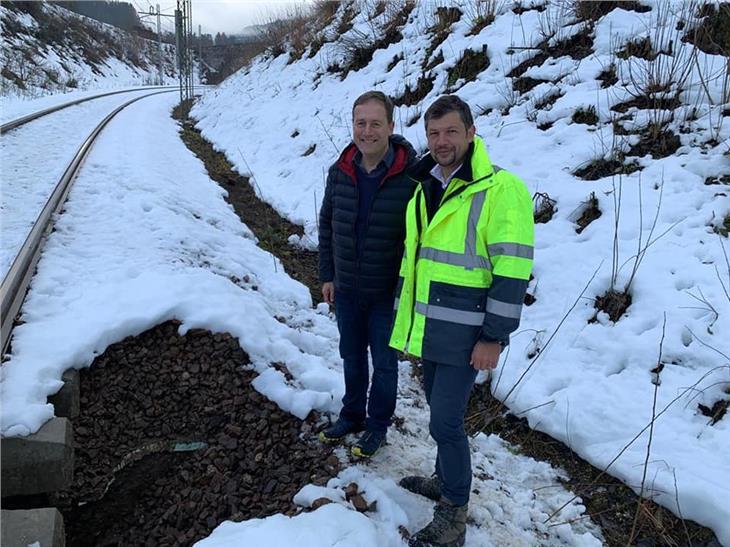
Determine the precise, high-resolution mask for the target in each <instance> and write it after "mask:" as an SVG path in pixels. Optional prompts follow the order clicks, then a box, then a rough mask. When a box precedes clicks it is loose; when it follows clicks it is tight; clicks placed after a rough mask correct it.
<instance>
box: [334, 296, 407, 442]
mask: <svg viewBox="0 0 730 547" xmlns="http://www.w3.org/2000/svg"><path fill="white" fill-rule="evenodd" d="M335 315H336V316H337V328H338V329H339V331H340V357H342V361H343V368H344V371H345V396H344V397H343V398H342V405H343V406H342V410H341V411H340V418H341V419H343V420H346V421H348V422H366V428H367V430H368V431H377V432H385V431H386V430H387V429H388V426H389V425H390V420H391V418H392V417H393V412H394V411H395V399H396V393H397V391H398V359H397V357H396V353H395V350H393V349H392V348H391V347H390V346H389V345H388V341H389V340H390V330H391V327H392V324H393V300H392V299H387V300H383V301H376V302H370V301H369V299H366V298H363V297H361V296H358V295H356V294H347V293H340V292H336V293H335ZM368 347H369V348H370V356H371V357H372V361H373V377H372V380H371V379H370V369H369V366H368ZM368 384H369V387H370V396H369V397H368Z"/></svg>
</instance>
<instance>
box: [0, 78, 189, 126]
mask: <svg viewBox="0 0 730 547" xmlns="http://www.w3.org/2000/svg"><path fill="white" fill-rule="evenodd" d="M160 87H161V86H158V85H156V86H148V87H138V88H136V89H122V90H118V91H109V92H107V93H100V94H99V95H92V96H90V97H83V98H81V99H74V100H73V101H69V102H67V103H62V104H59V105H56V106H51V107H49V108H46V109H44V110H39V111H38V112H32V113H30V114H27V115H25V116H22V117H20V118H17V119H15V120H11V121H9V122H7V123H4V124H2V125H0V135H2V134H3V133H7V132H8V131H10V130H11V129H15V128H16V127H20V126H21V125H25V124H26V123H28V122H32V121H33V120H36V119H38V118H40V117H42V116H46V115H48V114H52V113H53V112H58V111H59V110H63V109H64V108H68V107H69V106H74V105H77V104H81V103H84V102H86V101H93V100H94V99H100V98H102V97H108V96H110V95H118V94H119V93H133V92H134V91H147V90H150V89H160ZM174 89H177V86H174Z"/></svg>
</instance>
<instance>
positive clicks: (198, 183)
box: [0, 95, 601, 547]
mask: <svg viewBox="0 0 730 547" xmlns="http://www.w3.org/2000/svg"><path fill="white" fill-rule="evenodd" d="M175 101H176V98H175V97H174V96H169V95H163V96H157V97H152V98H148V99H144V100H142V101H140V102H138V103H135V104H134V105H132V106H130V107H128V109H126V110H125V111H123V112H122V113H121V114H120V115H119V116H118V118H115V119H114V120H113V121H112V122H111V123H110V125H109V126H108V127H107V129H106V130H105V131H104V133H103V134H102V138H101V141H100V142H99V143H98V144H97V145H96V146H95V147H94V149H93V150H92V152H91V154H90V156H89V158H88V160H87V162H86V164H85V166H84V169H83V171H82V173H81V175H80V176H79V178H78V179H77V181H76V183H75V184H74V187H73V189H72V190H71V193H70V196H69V201H68V202H67V205H66V210H65V213H64V214H63V215H61V216H60V217H59V218H58V221H57V223H56V229H55V232H54V233H53V234H52V235H51V236H50V238H49V240H48V243H47V245H46V247H45V250H44V253H43V256H42V258H41V261H40V262H39V267H38V273H37V275H36V276H35V278H34V280H33V284H32V287H31V290H30V292H29V294H28V298H27V300H26V302H25V306H24V308H23V319H24V321H25V323H24V324H22V325H19V326H18V327H17V328H16V329H15V331H14V339H13V351H12V355H11V359H10V360H9V361H8V362H6V363H5V364H4V365H3V367H2V369H0V370H1V371H2V383H1V384H0V388H1V391H0V397H1V399H0V400H1V401H2V409H3V410H2V429H3V434H4V435H7V436H12V435H25V434H27V433H29V432H31V431H35V430H36V429H37V428H38V427H39V426H40V425H41V424H42V423H43V422H44V421H45V420H47V419H49V418H50V417H52V415H53V408H52V406H51V405H48V404H46V402H45V400H46V395H47V394H48V393H52V392H54V391H56V390H57V389H58V388H59V387H60V385H61V382H60V376H61V373H62V372H63V371H64V370H65V369H67V368H69V367H81V366H88V365H89V364H90V363H91V362H92V361H93V359H94V358H95V357H96V356H97V355H98V354H100V353H101V352H103V351H104V349H105V348H106V347H107V346H108V345H109V344H111V343H113V342H115V341H118V340H120V339H122V338H124V337H126V336H129V335H134V334H138V333H140V332H142V331H144V330H146V329H148V328H150V327H152V326H154V325H156V324H158V323H160V322H162V321H165V320H168V319H172V318H176V319H179V320H181V321H182V325H181V327H180V331H181V333H184V332H186V331H187V330H189V329H191V328H208V329H211V330H213V331H214V332H223V331H225V332H230V333H232V334H233V335H234V336H237V337H238V338H239V340H240V343H241V346H242V347H243V349H244V350H245V351H246V352H247V353H248V354H249V356H250V358H251V363H252V365H251V366H253V367H254V368H255V370H256V371H257V372H258V373H259V376H258V378H257V379H256V380H255V381H254V386H255V387H256V389H258V390H260V391H261V392H262V393H264V394H265V395H267V396H268V397H269V398H271V399H272V400H274V401H276V402H277V403H278V404H279V405H280V406H281V407H282V408H284V409H286V410H288V411H290V412H292V413H293V414H295V415H297V416H299V417H304V416H306V415H307V414H308V413H309V412H310V410H311V409H316V410H319V411H323V412H336V411H337V410H338V409H339V406H340V402H339V401H340V399H341V397H342V394H343V390H344V386H343V381H342V372H341V365H340V362H339V359H338V358H337V328H336V324H335V322H334V318H333V317H332V316H331V315H330V314H329V311H328V309H327V308H326V306H320V307H319V308H316V309H315V308H312V305H311V304H312V303H311V299H310V296H309V292H308V290H307V289H306V288H305V287H304V286H303V285H301V284H299V283H298V282H296V281H293V280H292V279H291V278H289V277H288V276H287V275H286V274H285V273H284V271H283V268H282V266H281V264H280V263H279V262H278V260H277V259H275V258H274V257H273V256H272V255H271V254H269V253H268V252H265V251H262V250H261V249H259V248H258V247H257V246H256V244H255V241H254V238H253V236H252V234H251V232H250V231H249V230H248V228H246V226H245V225H243V224H241V223H240V221H239V220H238V217H237V216H236V215H235V213H234V212H233V210H232V208H231V207H230V206H229V205H228V204H227V203H226V202H225V201H224V193H225V191H224V190H222V189H221V188H220V187H219V186H218V185H217V184H215V183H214V182H213V181H211V180H210V179H208V177H207V175H206V173H205V170H204V167H203V165H202V164H201V163H200V161H199V160H197V159H196V158H195V157H193V156H192V154H190V153H189V152H188V150H187V149H186V148H185V146H184V145H183V144H182V142H181V141H180V139H179V137H178V134H177V132H178V126H177V124H176V123H175V122H174V121H173V120H172V119H171V118H170V117H169V112H170V109H171V108H172V106H173V105H174V103H175ZM151 119H154V120H155V123H154V124H149V123H144V122H148V121H149V120H151ZM122 151H124V152H122ZM272 362H280V363H284V364H285V365H286V367H287V368H288V369H289V371H290V372H291V373H292V375H293V377H294V381H293V382H292V381H287V380H286V379H285V378H284V376H283V375H282V373H281V372H279V371H278V370H276V369H275V368H273V367H270V364H271V363H272ZM400 376H401V381H400V388H399V389H400V397H399V401H398V408H397V413H398V415H399V416H401V417H403V418H404V427H403V429H402V430H395V429H394V430H393V431H392V432H391V435H390V437H389V439H390V441H389V442H390V444H389V446H388V448H387V450H385V451H383V452H382V454H381V455H378V456H377V457H376V458H374V460H373V462H372V464H371V465H370V466H369V467H368V466H350V467H347V468H346V469H344V470H343V471H342V472H341V473H340V475H339V476H338V477H337V478H335V479H333V480H332V481H331V482H330V484H329V485H328V486H329V489H327V490H326V491H325V490H322V489H321V488H317V487H314V486H312V485H310V486H307V487H305V488H304V489H303V490H302V491H301V492H300V493H299V494H298V496H297V499H296V501H297V503H299V504H301V505H302V506H308V505H309V504H310V503H311V501H313V499H315V498H316V497H319V496H320V495H322V494H323V493H324V494H327V493H329V495H330V496H332V497H333V498H335V499H337V496H336V494H335V493H334V492H335V491H337V489H338V487H340V486H346V485H347V484H349V483H350V482H353V481H355V482H357V483H358V484H359V485H360V487H361V490H364V491H365V498H366V499H367V500H368V501H369V502H371V501H375V500H377V502H378V504H377V507H378V509H377V511H375V512H373V513H371V514H369V515H368V516H367V517H366V516H363V515H361V514H359V513H357V512H355V511H354V510H352V508H350V507H349V506H348V504H345V503H344V502H343V503H337V504H333V505H331V506H325V507H322V508H320V509H318V510H316V511H314V512H312V513H310V514H302V515H300V516H297V517H294V518H291V519H290V518H287V517H284V516H282V515H276V516H273V517H270V518H268V519H265V520H262V521H261V520H259V521H257V520H253V521H250V522H247V523H242V524H237V525H234V524H230V523H226V524H223V525H222V526H221V527H220V528H219V529H217V530H216V531H215V532H214V533H213V535H212V536H211V537H210V538H209V539H207V540H204V541H203V542H201V544H202V545H206V544H207V545H258V544H260V543H261V538H266V542H267V544H270V545H285V544H288V541H289V540H291V539H292V538H297V540H298V542H299V544H300V545H302V546H306V545H312V546H314V545H316V546H317V547H327V546H330V545H332V546H335V545H343V544H344V543H343V542H344V541H347V542H348V545H349V544H353V542H354V544H355V545H362V546H366V545H367V546H375V545H378V546H381V545H385V546H397V545H402V541H401V539H400V534H399V532H398V527H399V526H404V527H406V528H407V529H409V530H411V531H415V530H416V529H418V528H419V527H420V526H422V525H423V524H424V523H425V521H426V520H427V519H428V516H429V515H430V511H431V505H432V504H429V503H426V502H425V501H424V500H421V499H419V498H418V497H417V496H414V495H412V494H410V493H408V492H406V491H404V490H403V489H401V488H400V487H398V486H397V484H396V482H397V480H398V479H399V478H400V477H401V476H403V475H405V474H409V473H413V472H429V471H430V466H431V465H432V463H433V458H434V455H435V446H434V445H433V444H432V442H431V441H430V440H429V438H428V433H427V431H428V415H427V412H425V411H424V401H423V398H422V394H421V392H420V391H419V389H418V388H417V386H416V385H415V383H414V380H413V379H412V378H411V376H410V374H409V365H408V363H405V362H404V363H402V364H401V374H400ZM510 448H511V447H509V446H507V445H505V444H504V443H503V442H502V441H500V440H499V439H498V438H496V437H489V438H488V437H485V436H480V437H477V438H476V439H475V440H474V442H473V447H472V450H473V453H474V458H475V461H476V463H477V465H476V470H477V477H476V479H475V483H474V484H475V489H477V490H478V491H479V492H478V493H477V494H475V497H474V502H473V506H474V509H473V511H472V517H473V518H474V520H475V522H476V523H479V524H480V525H479V526H477V525H470V539H469V545H471V546H473V547H476V546H477V545H480V546H483V545H495V546H497V545H524V546H530V545H535V544H537V543H539V544H541V545H555V546H558V545H566V544H567V545H576V546H589V545H590V546H596V545H600V544H601V541H600V539H599V538H600V531H598V530H597V529H596V527H595V526H593V525H591V524H590V522H589V520H588V519H578V520H577V521H576V522H575V523H571V524H566V525H560V526H552V527H551V526H549V525H548V524H545V522H544V521H545V519H546V518H547V516H548V515H549V514H550V513H551V512H552V511H553V510H554V509H556V508H557V507H559V506H560V505H562V504H563V503H565V502H567V501H569V500H570V499H571V498H572V494H571V493H570V492H568V491H566V490H565V489H564V487H563V486H562V485H561V484H560V483H559V482H558V478H559V476H560V471H557V470H555V469H552V468H551V467H550V466H549V465H547V464H544V463H540V462H536V461H534V460H532V459H529V458H525V457H523V456H519V455H515V454H514V453H513V451H511V450H510ZM339 455H340V457H341V458H342V459H343V461H344V460H346V456H345V452H344V450H340V453H339ZM583 512H584V508H583V506H582V505H581V503H580V500H579V499H576V500H574V501H572V502H571V503H570V505H569V506H568V508H567V509H566V510H565V512H564V513H563V515H567V518H571V519H572V518H577V517H582V516H584V514H583Z"/></svg>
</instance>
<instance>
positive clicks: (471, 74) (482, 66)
mask: <svg viewBox="0 0 730 547" xmlns="http://www.w3.org/2000/svg"><path fill="white" fill-rule="evenodd" d="M441 59H442V60H443V55H442V56H441ZM488 67H489V56H488V55H487V48H486V47H485V48H483V49H482V50H481V51H473V50H471V49H467V50H464V54H463V55H462V56H461V59H459V61H458V62H457V63H456V64H455V65H454V66H453V67H451V68H450V69H449V70H448V77H447V87H448V88H449V92H450V93H453V92H454V91H456V90H457V89H459V88H458V87H454V86H455V84H456V82H458V81H459V80H462V79H463V80H464V83H466V82H473V81H474V79H475V78H476V77H477V75H478V74H479V73H480V72H482V71H483V70H486V69H487V68H488Z"/></svg>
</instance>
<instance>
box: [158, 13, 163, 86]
mask: <svg viewBox="0 0 730 547" xmlns="http://www.w3.org/2000/svg"><path fill="white" fill-rule="evenodd" d="M157 73H158V78H159V81H158V82H157V83H158V85H162V83H163V81H164V74H163V72H162V24H161V23H160V5H159V4H157Z"/></svg>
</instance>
